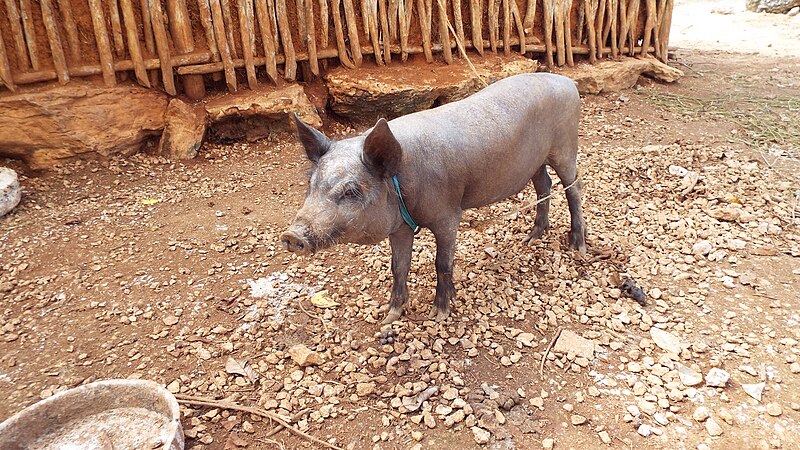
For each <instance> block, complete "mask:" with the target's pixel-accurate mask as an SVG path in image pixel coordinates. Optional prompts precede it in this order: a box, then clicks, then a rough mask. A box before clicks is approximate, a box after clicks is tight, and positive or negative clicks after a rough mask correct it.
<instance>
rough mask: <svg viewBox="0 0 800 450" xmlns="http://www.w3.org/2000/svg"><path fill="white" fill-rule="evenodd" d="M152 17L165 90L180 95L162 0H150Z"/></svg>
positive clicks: (170, 93)
mask: <svg viewBox="0 0 800 450" xmlns="http://www.w3.org/2000/svg"><path fill="white" fill-rule="evenodd" d="M149 3H150V19H151V20H152V21H153V23H152V25H153V37H155V40H156V51H158V59H160V60H161V81H162V82H163V83H164V90H166V91H167V93H168V94H169V95H178V91H177V90H176V89H175V74H174V73H173V72H172V61H171V60H170V58H171V54H170V50H169V38H168V36H167V29H166V27H165V26H164V13H163V12H162V10H161V0H149Z"/></svg>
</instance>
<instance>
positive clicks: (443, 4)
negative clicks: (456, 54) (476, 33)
mask: <svg viewBox="0 0 800 450" xmlns="http://www.w3.org/2000/svg"><path fill="white" fill-rule="evenodd" d="M506 1H507V0H506ZM436 5H437V9H438V10H439V43H440V44H441V45H442V53H443V54H444V61H445V62H446V63H447V64H452V63H453V51H452V50H451V49H450V32H449V31H448V30H447V22H448V20H449V19H448V18H447V0H436Z"/></svg>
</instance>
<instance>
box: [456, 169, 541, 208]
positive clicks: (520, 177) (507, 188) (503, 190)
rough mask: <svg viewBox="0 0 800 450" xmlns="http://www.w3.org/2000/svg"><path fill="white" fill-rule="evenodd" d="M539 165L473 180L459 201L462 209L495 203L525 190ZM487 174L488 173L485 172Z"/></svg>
mask: <svg viewBox="0 0 800 450" xmlns="http://www.w3.org/2000/svg"><path fill="white" fill-rule="evenodd" d="M540 166H541V164H539V165H536V166H535V167H533V168H530V167H529V168H527V169H523V168H520V170H518V171H514V173H506V174H490V173H487V174H486V175H485V176H484V177H481V178H480V179H476V180H474V182H473V183H469V184H467V185H466V186H465V188H464V196H463V197H462V200H461V208H462V209H470V208H479V207H481V206H486V205H490V204H492V203H497V202H499V201H501V200H505V199H507V198H509V197H511V196H513V195H516V194H517V193H518V192H520V191H521V190H523V189H525V186H527V185H528V182H529V181H530V180H531V177H533V175H534V174H535V173H536V170H537V169H538V168H539V167H540ZM487 172H488V171H487Z"/></svg>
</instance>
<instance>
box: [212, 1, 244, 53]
mask: <svg viewBox="0 0 800 450" xmlns="http://www.w3.org/2000/svg"><path fill="white" fill-rule="evenodd" d="M220 6H221V8H222V23H223V24H224V25H225V39H227V41H228V49H229V50H230V52H231V56H232V57H233V58H238V57H239V53H238V52H237V51H236V37H235V36H234V35H233V12H232V11H231V2H230V0H221V3H220ZM217 40H219V38H217Z"/></svg>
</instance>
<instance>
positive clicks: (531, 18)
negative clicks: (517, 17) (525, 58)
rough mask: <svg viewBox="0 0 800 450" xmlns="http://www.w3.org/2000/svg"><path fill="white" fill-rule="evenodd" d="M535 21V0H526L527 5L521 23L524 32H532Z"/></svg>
mask: <svg viewBox="0 0 800 450" xmlns="http://www.w3.org/2000/svg"><path fill="white" fill-rule="evenodd" d="M535 21H536V0H528V7H527V8H526V10H525V20H523V21H522V25H523V26H524V27H525V32H526V33H533V24H534V22H535Z"/></svg>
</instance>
